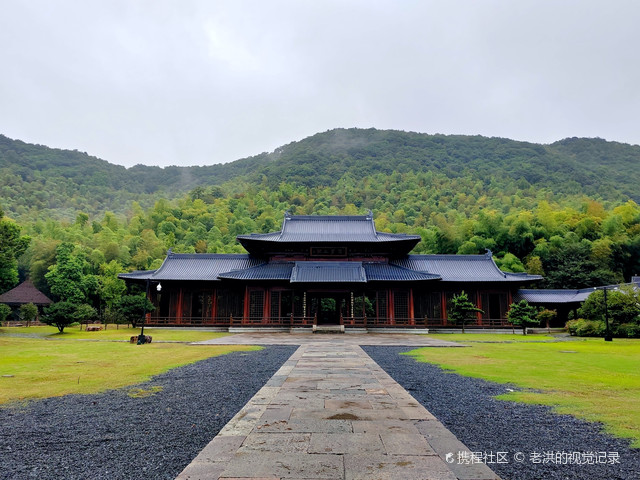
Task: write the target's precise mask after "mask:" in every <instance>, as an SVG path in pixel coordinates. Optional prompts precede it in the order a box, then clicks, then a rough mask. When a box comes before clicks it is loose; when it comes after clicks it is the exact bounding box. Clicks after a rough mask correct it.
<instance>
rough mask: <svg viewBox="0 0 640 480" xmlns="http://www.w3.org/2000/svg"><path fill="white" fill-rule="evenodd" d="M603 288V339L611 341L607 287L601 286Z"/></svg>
mask: <svg viewBox="0 0 640 480" xmlns="http://www.w3.org/2000/svg"><path fill="white" fill-rule="evenodd" d="M603 290H604V325H605V331H604V341H605V342H611V341H613V336H612V335H611V328H610V327H609V302H608V301H607V287H604V288H603Z"/></svg>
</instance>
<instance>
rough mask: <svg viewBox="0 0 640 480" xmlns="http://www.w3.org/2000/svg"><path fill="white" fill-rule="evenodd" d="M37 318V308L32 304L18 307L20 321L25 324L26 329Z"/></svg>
mask: <svg viewBox="0 0 640 480" xmlns="http://www.w3.org/2000/svg"><path fill="white" fill-rule="evenodd" d="M36 318H38V307H36V306H35V305H34V304H33V303H25V304H23V305H21V306H20V319H21V320H22V321H23V322H25V323H26V324H27V327H28V326H29V325H30V324H31V322H33V321H34V320H35V319H36Z"/></svg>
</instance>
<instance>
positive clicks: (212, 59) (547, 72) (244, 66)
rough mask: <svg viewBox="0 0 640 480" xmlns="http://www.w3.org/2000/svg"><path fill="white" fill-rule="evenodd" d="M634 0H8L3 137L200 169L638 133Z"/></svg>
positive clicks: (0, 96) (2, 58)
mask: <svg viewBox="0 0 640 480" xmlns="http://www.w3.org/2000/svg"><path fill="white" fill-rule="evenodd" d="M639 25H640V2H638V1H636V0H629V1H617V0H607V1H603V0H597V1H591V0H572V1H562V0H550V1H542V0H517V1H514V0H504V1H484V0H475V1H471V0H469V1H458V0H442V1H426V0H416V1H409V0H405V1H402V0H362V1H360V0H333V1H332V0H289V1H286V0H283V1H273V0H255V1H240V0H230V1H216V0H202V1H196V0H174V1H168V0H74V1H70V0H55V1H52V0H24V1H21V0H0V45H1V46H0V133H2V134H4V135H6V136H8V137H11V138H17V139H20V140H24V141H27V142H31V143H39V144H43V145H48V146H51V147H58V148H68V149H78V150H80V151H86V152H87V153H89V154H91V155H95V156H97V157H100V158H103V159H105V160H108V161H109V162H112V163H117V164H120V165H125V166H132V165H135V164H137V163H143V164H146V165H160V166H165V165H206V164H213V163H221V162H229V161H233V160H237V159H239V158H243V157H247V156H250V155H255V154H258V153H261V152H266V151H272V150H274V149H275V148H277V147H279V146H281V145H284V144H286V143H289V142H292V141H295V140H300V139H302V138H304V137H307V136H309V135H313V134H315V133H318V132H322V131H325V130H329V129H332V128H336V127H346V128H347V127H362V128H368V127H375V128H379V129H399V130H410V131H416V132H424V133H444V134H470V135H475V134H480V135H486V136H499V137H507V138H513V139H517V140H527V141H532V142H538V143H551V142H554V141H556V140H560V139H562V138H565V137H573V136H578V137H601V138H605V139H607V140H616V141H620V142H625V143H632V144H640V121H639V116H640V58H639V57H640V26H639Z"/></svg>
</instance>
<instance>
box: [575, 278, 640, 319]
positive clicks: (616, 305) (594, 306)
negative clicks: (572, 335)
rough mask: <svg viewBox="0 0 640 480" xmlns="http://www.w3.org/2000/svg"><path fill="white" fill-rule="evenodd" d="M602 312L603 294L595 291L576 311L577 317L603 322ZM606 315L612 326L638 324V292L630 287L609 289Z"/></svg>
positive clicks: (639, 301) (639, 310)
mask: <svg viewBox="0 0 640 480" xmlns="http://www.w3.org/2000/svg"><path fill="white" fill-rule="evenodd" d="M604 312H605V305H604V292H603V291H602V290H596V291H594V292H593V293H592V294H591V295H589V296H588V297H587V299H586V300H585V302H584V303H583V304H582V307H580V309H579V310H578V315H579V316H581V317H583V318H588V319H589V320H604ZM607 313H608V314H609V318H610V320H611V323H612V324H613V325H614V326H617V325H622V324H625V323H635V324H640V292H639V291H638V290H636V289H634V288H633V287H631V286H623V287H616V288H615V289H609V291H608V292H607Z"/></svg>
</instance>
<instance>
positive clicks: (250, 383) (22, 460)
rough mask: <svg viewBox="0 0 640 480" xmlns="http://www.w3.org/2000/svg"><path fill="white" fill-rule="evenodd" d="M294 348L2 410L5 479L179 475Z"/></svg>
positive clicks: (0, 470) (240, 355)
mask: <svg viewBox="0 0 640 480" xmlns="http://www.w3.org/2000/svg"><path fill="white" fill-rule="evenodd" d="M199 348H206V347H199ZM295 350H296V347H289V346H286V347H283V346H268V347H265V348H264V349H263V350H261V351H257V352H236V353H232V354H228V355H223V356H220V357H214V358H210V359H207V360H202V361H200V362H197V363H194V364H191V365H187V366H184V367H179V368H176V369H173V370H171V371H169V372H167V373H164V374H162V375H158V376H156V377H154V378H153V379H152V380H151V381H149V382H146V383H143V384H139V385H136V386H134V387H129V388H126V389H121V390H112V391H108V392H106V393H101V394H97V395H67V396H65V397H59V398H49V399H44V400H37V401H34V402H30V403H29V404H28V405H26V406H24V407H16V406H12V407H5V408H1V409H0V479H12V480H13V479H28V478H37V479H39V480H46V479H56V480H59V479H110V480H111V479H165V478H167V479H173V478H175V477H176V476H177V475H178V474H179V473H180V472H181V471H182V470H183V469H184V467H185V466H186V465H187V464H189V462H191V460H193V458H194V457H195V456H196V455H197V454H198V453H199V452H200V450H201V449H202V448H204V447H205V446H206V445H207V444H208V443H209V442H210V441H211V440H212V439H213V437H215V435H216V434H217V433H218V431H219V430H220V429H221V428H222V427H223V426H224V425H225V424H226V423H227V422H228V421H229V420H230V419H231V418H232V417H233V416H234V415H235V414H236V412H237V411H238V410H240V408H242V407H243V406H244V405H245V403H247V401H248V400H249V399H250V398H251V397H252V396H253V395H254V394H255V393H256V392H257V391H258V390H259V389H260V388H261V387H262V386H263V385H264V384H265V383H266V382H267V380H268V379H269V378H271V376H272V375H273V374H274V373H275V372H276V370H277V369H278V368H279V367H280V366H281V365H282V364H283V363H284V362H285V361H286V360H287V359H288V358H289V357H290V356H291V355H292V354H293V352H294V351H295ZM154 387H155V388H154ZM136 388H137V389H142V390H143V394H142V395H140V391H139V390H135V389H136ZM144 392H148V395H147V396H144V395H145V393H144ZM136 393H137V394H138V395H137V398H135V397H136ZM132 395H133V396H132Z"/></svg>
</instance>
